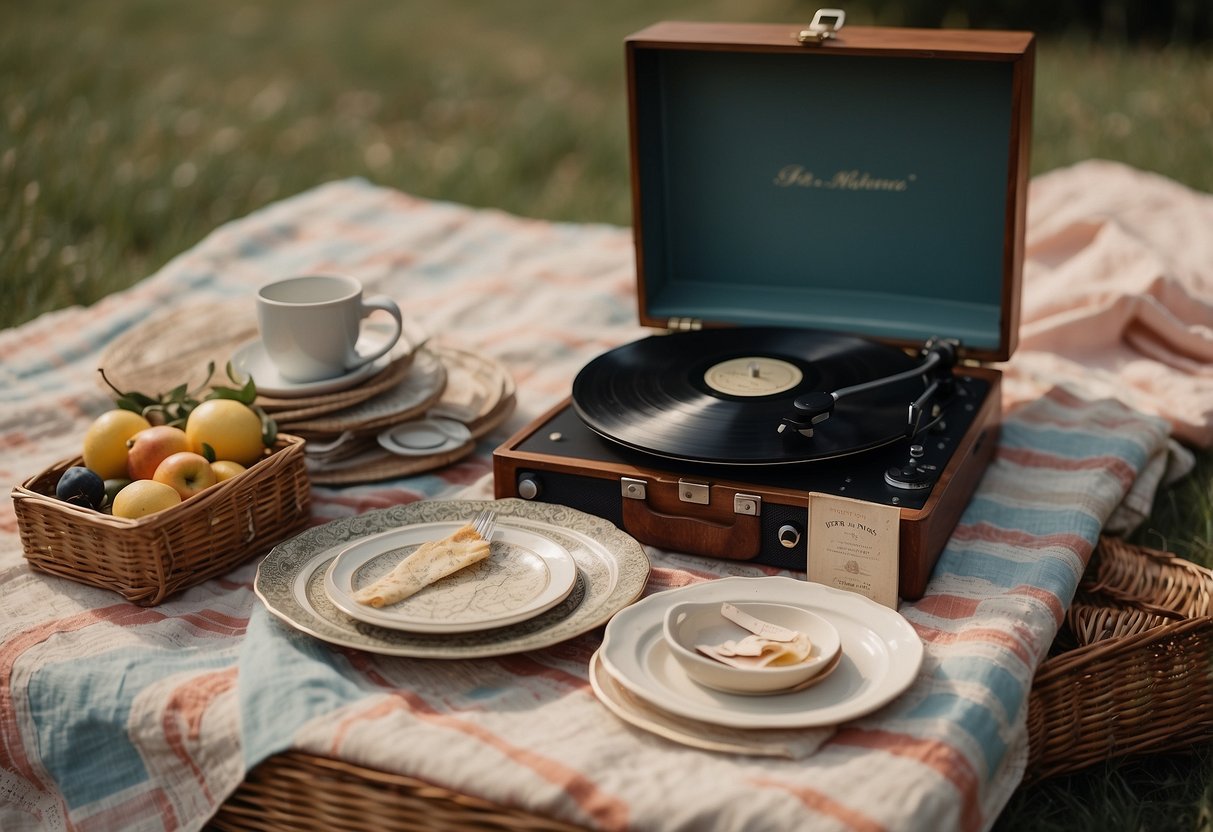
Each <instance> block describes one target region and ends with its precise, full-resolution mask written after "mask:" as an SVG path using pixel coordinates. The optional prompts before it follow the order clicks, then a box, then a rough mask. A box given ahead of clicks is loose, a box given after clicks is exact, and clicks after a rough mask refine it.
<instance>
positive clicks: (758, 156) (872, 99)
mask: <svg viewBox="0 0 1213 832" xmlns="http://www.w3.org/2000/svg"><path fill="white" fill-rule="evenodd" d="M803 29H804V27H802V26H794V25H791V26H781V25H767V24H746V25H741V24H714V23H660V24H657V25H654V26H652V27H649V28H648V29H645V30H643V31H641V32H638V33H637V34H634V35H632V36H630V37H629V38H627V40H626V59H627V78H628V94H629V128H630V145H631V163H632V179H631V184H632V193H633V222H634V236H635V246H636V262H637V290H638V292H637V296H638V304H639V317H640V320H641V322H642V323H644V324H645V325H647V326H651V327H654V328H656V329H658V330H679V329H699V328H711V327H718V326H772V325H774V326H794V327H808V328H814V329H820V330H825V331H831V332H838V333H845V334H848V335H860V336H863V337H866V338H870V339H874V340H876V341H880V342H882V343H886V344H890V345H894V346H897V347H901V348H903V349H909V348H917V347H920V346H921V345H922V344H923V343H924V342H925V341H926V340H927V339H929V338H931V337H945V338H955V339H958V340H959V341H960V342H961V344H962V358H963V362H962V364H961V365H960V366H958V367H957V368H956V370H955V377H956V378H957V380H958V384H959V387H960V388H961V395H962V398H961V400H960V403H959V404H958V405H957V407H958V408H960V409H959V410H958V411H957V412H956V413H955V414H953V413H951V412H950V411H949V418H948V420H947V421H948V426H947V427H946V428H945V429H944V430H943V431H936V432H934V433H931V434H929V435H926V436H925V437H923V436H920V437H916V438H915V439H913V440H907V441H906V442H905V443H903V444H898V445H896V446H892V447H889V448H886V449H878V450H877V451H865V452H863V453H861V454H858V455H857V456H856V457H855V458H845V459H842V460H831V461H828V462H826V463H818V462H812V463H805V464H803V465H798V466H793V467H792V468H791V469H786V470H782V471H779V472H771V471H765V470H759V469H751V468H749V467H747V466H696V465H694V464H681V463H672V462H671V461H670V460H667V459H664V458H660V457H646V456H645V455H643V454H639V453H637V452H635V451H634V450H632V449H619V448H613V447H611V443H610V442H609V441H608V440H606V439H603V438H602V437H599V436H597V435H596V434H593V433H592V432H591V431H588V430H583V429H581V428H580V427H579V426H578V419H577V417H576V414H575V413H574V412H573V409H572V408H571V407H570V406H569V402H565V403H563V404H561V405H560V406H558V407H557V408H555V409H554V410H552V411H551V412H549V413H547V414H544V416H542V417H540V418H539V419H538V420H536V421H535V422H534V423H532V424H531V425H529V426H527V427H526V428H524V429H523V430H522V431H520V432H518V433H517V434H516V435H515V436H513V437H511V438H510V439H509V440H507V441H506V442H505V443H504V444H503V445H501V447H500V448H498V449H497V451H496V452H495V454H494V474H495V485H496V494H497V496H498V497H514V496H520V497H523V498H525V499H538V500H544V501H549V502H556V503H562V504H565V505H569V506H571V507H574V508H578V509H582V510H585V511H589V512H591V513H594V514H597V515H599V516H603V517H607V518H608V519H611V520H612V521H614V522H615V523H617V524H618V525H620V526H621V527H622V528H624V529H625V530H626V531H628V532H629V533H631V534H632V535H633V536H635V537H636V538H637V539H639V540H640V541H641V542H643V543H647V544H651V545H655V546H659V547H663V548H669V549H673V550H679V551H686V552H693V553H698V554H705V555H711V556H714V557H722V558H731V559H739V560H753V561H755V562H759V563H767V564H772V565H776V566H781V567H784V568H790V569H798V570H803V569H804V568H805V558H806V552H807V549H806V541H805V540H803V539H802V537H803V536H802V531H803V528H804V526H805V518H806V512H807V494H808V493H809V492H811V491H826V492H833V493H839V494H845V495H846V496H855V497H858V498H860V499H871V500H875V501H879V502H886V503H892V504H895V505H899V506H900V507H901V513H902V528H901V556H900V590H901V594H902V596H903V597H905V598H909V599H914V598H918V597H920V596H921V595H922V594H923V592H924V590H925V587H926V583H927V580H928V578H929V576H930V572H931V569H932V567H933V566H934V563H935V560H936V559H937V557H938V555H939V552H940V550H941V549H942V548H943V546H944V544H945V543H946V541H947V539H948V537H949V536H950V535H951V532H952V529H953V528H954V527H955V525H956V523H957V520H958V519H959V517H960V515H961V512H962V511H963V509H964V507H965V505H966V504H967V503H968V500H969V498H970V496H971V494H972V492H973V489H974V488H975V487H976V484H977V482H978V480H979V479H980V477H981V474H982V472H983V471H984V469H985V467H986V465H987V464H988V463H989V460H990V459H991V458H992V455H993V453H994V450H995V445H996V444H997V443H996V438H997V432H998V425H999V422H1000V419H1001V406H1000V374H999V373H998V371H997V370H994V369H991V368H989V367H987V366H983V365H984V363H986V362H992V361H1001V360H1006V359H1007V358H1009V357H1010V355H1011V353H1012V352H1013V351H1014V348H1015V343H1016V334H1017V328H1018V322H1019V294H1020V275H1021V270H1022V259H1023V236H1024V215H1025V206H1026V197H1027V182H1028V149H1029V144H1030V137H1031V111H1032V89H1033V72H1034V38H1033V36H1032V35H1031V34H1030V33H1026V32H998V31H981V32H978V31H954V30H917V29H892V28H878V27H858V26H856V27H844V28H842V29H840V30H839V31H838V32H837V33H836V34H834V35H833V36H832V37H825V38H823V39H820V40H818V39H814V38H809V39H806V38H803V37H801V36H800V35H801V32H802V30H803ZM828 34H830V33H827V35H828ZM805 40H808V41H809V42H805ZM966 397H967V398H966ZM587 434H588V435H587ZM910 445H915V446H917V447H916V448H915V449H914V453H915V454H917V457H916V458H917V459H918V460H919V461H921V460H922V459H924V458H925V459H926V460H927V461H933V462H934V463H937V467H938V469H939V476H938V479H937V481H936V482H935V485H934V487H933V488H932V489H931V491H930V493H929V494H928V495H907V494H905V493H904V492H898V491H897V490H896V489H886V488H884V487H883V485H882V484H880V483H875V484H871V483H869V484H865V483H864V482H861V481H860V480H864V479H866V478H868V472H869V471H874V472H879V471H881V470H886V466H889V465H892V466H896V465H898V464H904V463H902V460H905V459H906V457H907V454H908V453H909V446H910ZM876 477H877V479H878V478H879V474H877V475H876ZM848 489H849V490H848Z"/></svg>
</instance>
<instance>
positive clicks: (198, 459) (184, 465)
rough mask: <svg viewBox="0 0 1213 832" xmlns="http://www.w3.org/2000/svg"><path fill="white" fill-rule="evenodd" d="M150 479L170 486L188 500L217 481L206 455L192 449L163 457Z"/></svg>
mask: <svg viewBox="0 0 1213 832" xmlns="http://www.w3.org/2000/svg"><path fill="white" fill-rule="evenodd" d="M152 479H153V480H155V481H156V482H162V483H164V484H165V485H169V486H172V488H173V489H174V490H175V491H176V492H177V493H178V494H180V495H181V499H183V500H188V499H189V498H190V497H193V496H194V495H195V494H197V493H198V492H199V491H205V490H206V489H208V488H210V487H211V486H212V485H214V484H215V483H216V482H218V481H219V480H218V478H217V477H216V476H215V472H214V471H212V470H211V464H210V463H209V462H207V460H206V457H204V456H203V455H202V454H196V453H194V452H193V451H181V452H179V453H175V454H172V455H171V456H167V457H165V458H164V461H163V462H161V463H160V464H159V465H158V466H157V467H156V473H155V474H153V475H152Z"/></svg>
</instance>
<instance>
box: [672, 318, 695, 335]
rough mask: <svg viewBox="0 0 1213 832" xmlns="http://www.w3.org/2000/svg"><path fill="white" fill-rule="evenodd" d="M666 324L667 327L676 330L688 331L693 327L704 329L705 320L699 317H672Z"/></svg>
mask: <svg viewBox="0 0 1213 832" xmlns="http://www.w3.org/2000/svg"><path fill="white" fill-rule="evenodd" d="M665 326H666V329H669V330H673V331H675V332H687V331H688V330H692V329H703V321H701V320H699V319H698V318H670V319H669V321H667V322H666V325H665Z"/></svg>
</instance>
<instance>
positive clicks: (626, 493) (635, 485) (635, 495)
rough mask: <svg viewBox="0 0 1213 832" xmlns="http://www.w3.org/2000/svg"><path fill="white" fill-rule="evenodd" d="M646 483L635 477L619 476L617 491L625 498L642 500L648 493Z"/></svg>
mask: <svg viewBox="0 0 1213 832" xmlns="http://www.w3.org/2000/svg"><path fill="white" fill-rule="evenodd" d="M647 489H648V483H646V482H645V481H644V480H638V479H636V478H635V477H621V478H620V479H619V491H620V493H621V494H623V498H624V499H625V500H643V499H644V498H645V495H646V494H647V493H648V490H647Z"/></svg>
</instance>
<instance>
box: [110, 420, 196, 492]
mask: <svg viewBox="0 0 1213 832" xmlns="http://www.w3.org/2000/svg"><path fill="white" fill-rule="evenodd" d="M127 446H128V448H129V450H128V451H127V455H126V473H127V475H128V476H129V477H130V478H131V479H132V480H150V479H152V477H154V476H155V474H156V469H157V468H158V467H160V463H161V462H163V461H164V460H165V459H167V458H168V457H170V456H172V455H173V454H175V453H178V452H180V451H188V450H189V449H190V440H189V437H187V436H186V435H185V431H183V430H182V429H181V428H175V427H172V426H170V425H156V426H155V427H150V428H145V429H144V430H141V431H139V432H138V433H136V434H135V435H134V436H132V437H131V438H130V440H129V441H128V442H127Z"/></svg>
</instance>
